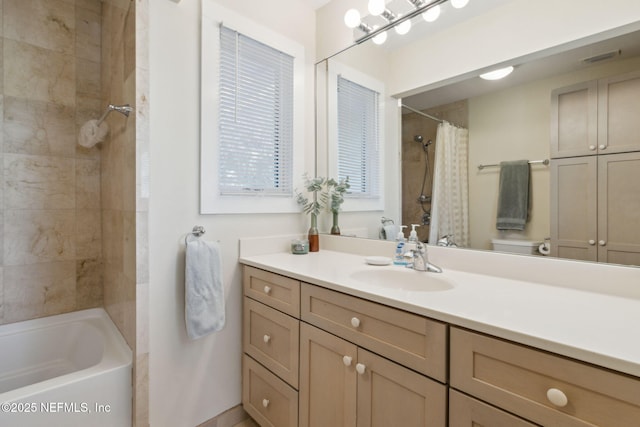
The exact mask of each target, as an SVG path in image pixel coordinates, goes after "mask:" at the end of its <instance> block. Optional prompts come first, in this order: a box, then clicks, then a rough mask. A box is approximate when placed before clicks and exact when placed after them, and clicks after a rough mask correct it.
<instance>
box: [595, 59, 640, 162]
mask: <svg viewBox="0 0 640 427" xmlns="http://www.w3.org/2000/svg"><path fill="white" fill-rule="evenodd" d="M638 150H640V72H637V71H636V72H633V73H629V74H623V75H621V76H615V77H611V78H606V79H601V80H599V81H598V152H599V154H610V153H622V152H628V151H638Z"/></svg>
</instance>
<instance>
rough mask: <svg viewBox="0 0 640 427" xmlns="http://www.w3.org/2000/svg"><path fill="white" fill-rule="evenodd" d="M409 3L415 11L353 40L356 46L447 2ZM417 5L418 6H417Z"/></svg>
mask: <svg viewBox="0 0 640 427" xmlns="http://www.w3.org/2000/svg"><path fill="white" fill-rule="evenodd" d="M409 1H410V2H411V4H413V5H414V6H415V7H416V9H415V10H413V11H411V12H408V13H407V14H406V15H402V16H400V17H398V18H397V19H395V20H394V21H391V22H389V23H388V24H386V25H383V26H382V27H379V28H376V29H375V30H373V31H371V32H368V33H366V34H365V35H364V36H362V37H360V38H358V39H356V40H355V43H356V44H362V43H364V42H366V41H367V40H369V39H372V38H374V37H375V36H377V35H378V34H381V33H384V32H385V31H387V30H388V29H390V28H393V27H395V26H396V25H398V24H401V23H403V22H404V21H408V20H409V19H412V18H414V17H416V16H418V15H420V14H421V13H424V12H426V11H427V10H429V9H431V8H433V7H436V6H439V5H441V4H442V3H446V2H447V1H448V0H435V1H432V2H431V3H429V4H424V2H422V1H420V0H416V1H412V0H409ZM418 4H420V6H418Z"/></svg>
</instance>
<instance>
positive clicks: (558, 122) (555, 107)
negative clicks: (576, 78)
mask: <svg viewBox="0 0 640 427" xmlns="http://www.w3.org/2000/svg"><path fill="white" fill-rule="evenodd" d="M597 117H598V85H597V82H596V81H591V82H585V83H579V84H576V85H572V86H569V87H565V88H560V89H556V90H554V91H553V92H552V93H551V157H553V158H557V157H570V156H586V155H594V154H596V153H597V138H598V132H597V126H596V124H597Z"/></svg>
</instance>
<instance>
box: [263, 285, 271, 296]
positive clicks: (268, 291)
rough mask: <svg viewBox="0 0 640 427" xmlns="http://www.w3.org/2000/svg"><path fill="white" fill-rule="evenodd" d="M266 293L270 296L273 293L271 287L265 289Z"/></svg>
mask: <svg viewBox="0 0 640 427" xmlns="http://www.w3.org/2000/svg"><path fill="white" fill-rule="evenodd" d="M264 293H265V294H267V295H269V294H270V293H271V286H265V287H264Z"/></svg>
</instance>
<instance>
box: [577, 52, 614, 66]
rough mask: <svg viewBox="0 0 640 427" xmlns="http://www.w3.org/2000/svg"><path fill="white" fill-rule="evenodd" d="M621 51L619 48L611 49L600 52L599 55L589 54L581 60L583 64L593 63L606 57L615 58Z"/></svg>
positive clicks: (604, 59)
mask: <svg viewBox="0 0 640 427" xmlns="http://www.w3.org/2000/svg"><path fill="white" fill-rule="evenodd" d="M621 53H622V51H621V50H620V49H618V50H612V51H611V52H606V53H601V54H599V55H594V56H590V57H589V58H585V59H583V60H582V62H584V63H585V64H593V63H595V62H600V61H606V60H607V59H611V58H615V57H616V56H619V55H620V54H621Z"/></svg>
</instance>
